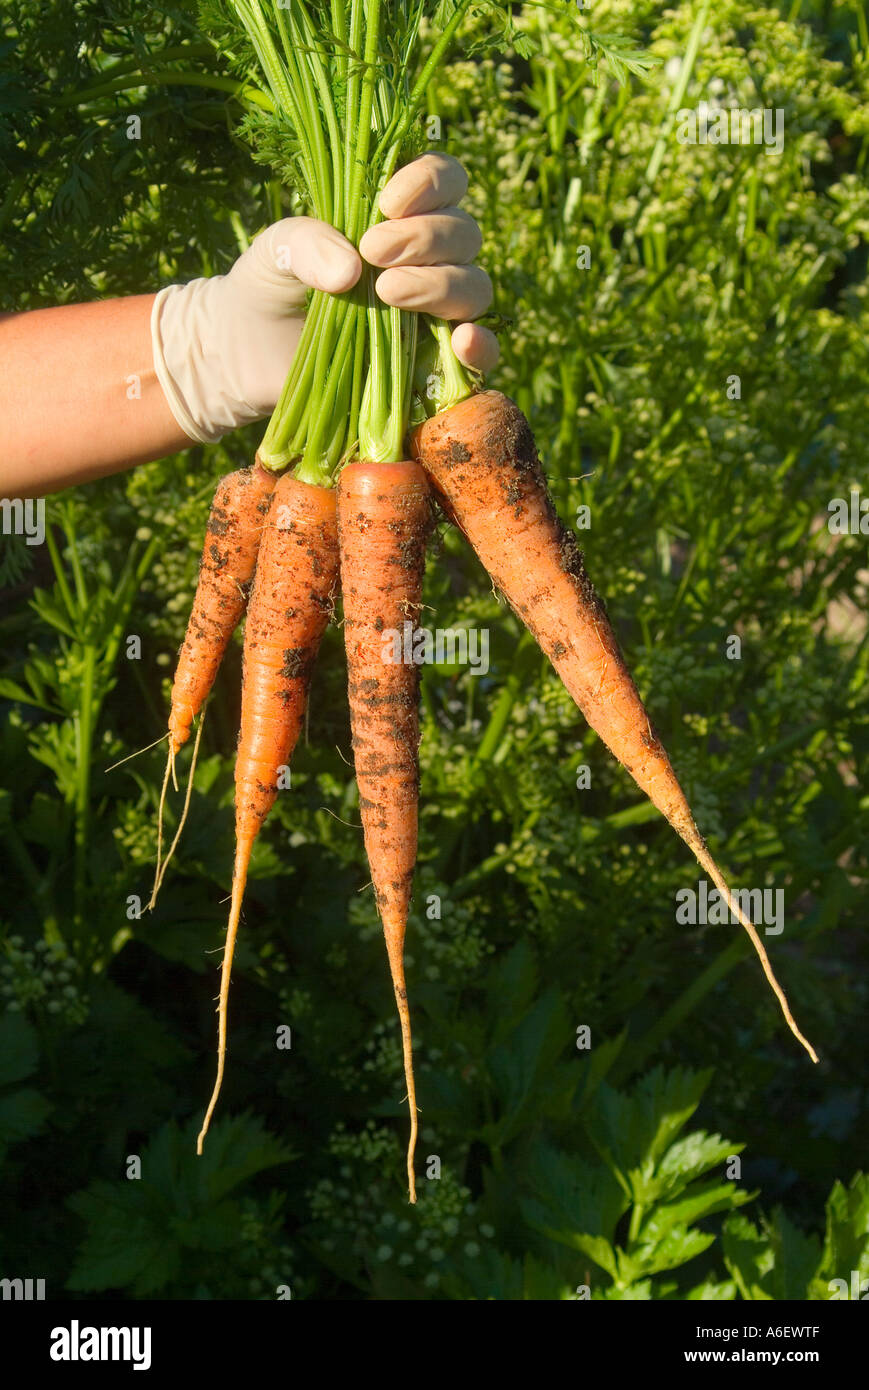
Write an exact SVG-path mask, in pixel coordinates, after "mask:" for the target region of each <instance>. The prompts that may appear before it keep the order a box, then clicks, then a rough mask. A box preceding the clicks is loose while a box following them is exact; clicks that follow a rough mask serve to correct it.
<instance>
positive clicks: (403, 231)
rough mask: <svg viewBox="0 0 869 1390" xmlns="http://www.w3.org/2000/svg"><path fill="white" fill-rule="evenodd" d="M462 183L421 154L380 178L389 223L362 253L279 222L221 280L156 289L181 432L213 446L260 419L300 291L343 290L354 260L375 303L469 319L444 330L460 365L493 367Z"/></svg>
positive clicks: (290, 337)
mask: <svg viewBox="0 0 869 1390" xmlns="http://www.w3.org/2000/svg"><path fill="white" fill-rule="evenodd" d="M467 186H468V185H467V177H466V175H465V171H464V169H463V168H462V166H461V164H459V162H458V161H457V160H455V159H453V158H452V157H451V156H449V155H444V154H426V155H422V156H421V157H420V158H419V159H416V160H414V161H413V162H412V163H410V164H408V165H405V166H404V168H402V169H400V170H399V171H398V172H397V173H396V174H395V175H394V176H393V178H392V179H391V180H390V182H389V183H388V184H387V186H386V188H385V189H384V191H383V194H382V195H381V199H380V209H381V212H382V213H383V214H384V217H385V219H386V220H385V221H383V222H381V223H379V224H378V225H377V226H375V227H372V228H370V229H369V231H367V232H366V233H365V235H364V236H363V238H362V241H361V243H360V248H359V251H357V250H356V249H355V248H354V247H353V246H352V245H351V244H350V242H349V241H347V240H346V238H344V237H343V236H341V234H340V233H339V232H337V231H336V230H335V229H334V228H333V227H330V226H329V225H328V224H327V223H324V222H318V221H316V220H315V219H314V218H310V217H290V218H284V219H282V220H281V221H280V222H275V223H273V224H272V225H271V226H270V227H267V228H266V229H265V231H263V232H262V233H261V234H260V235H259V236H257V237H256V238H255V239H254V240H253V242H252V243H251V245H250V246H249V248H248V249H247V251H245V252H244V254H243V255H241V256H240V257H239V258H238V260H237V261H236V262H235V264H234V265H233V267H232V269H231V270H230V271H229V273H228V274H227V275H216V276H212V277H210V278H209V279H201V280H194V281H191V282H190V284H187V285H171V286H169V287H168V288H167V289H166V290H163V291H161V293H160V294H159V295H158V296H157V300H156V302H155V305H154V311H153V316H152V341H153V347H154V362H155V366H156V369H157V375H158V377H159V380H160V384H161V386H162V387H163V391H164V394H165V396H166V399H167V401H168V402H169V405H170V408H171V410H172V413H173V415H174V416H175V419H176V420H177V421H178V423H179V424H180V425H181V427H182V429H183V430H184V431H185V433H186V434H187V435H189V436H190V437H191V438H193V439H198V440H201V441H203V442H205V441H211V440H215V439H219V438H220V436H221V435H222V434H223V433H225V432H226V431H227V430H230V429H234V428H236V427H237V426H238V425H242V424H248V423H249V422H250V421H252V420H257V419H262V418H263V417H264V416H266V415H268V414H269V413H270V411H271V410H272V408H273V407H274V405H275V403H276V401H277V399H278V397H279V395H280V392H281V389H282V387H283V385H284V381H285V380H286V375H287V371H288V370H289V364H290V362H291V360H292V356H293V353H294V352H295V350H296V347H297V346H298V342H299V339H300V337H301V332H302V325H303V321H304V307H305V298H306V294H307V290H308V289H309V288H312V289H318V290H324V291H326V292H327V293H330V294H341V293H344V292H345V291H347V290H349V289H351V288H352V287H353V285H355V284H356V282H357V280H358V279H359V276H360V274H361V273H362V257H363V256H364V258H365V259H366V260H367V261H368V262H369V263H370V264H371V265H374V266H376V267H378V269H380V270H381V272H382V273H381V274H380V275H378V277H377V280H376V281H375V288H376V290H377V293H378V295H379V296H380V297H381V299H383V301H384V303H387V304H391V305H395V306H397V307H400V308H403V309H412V310H417V311H419V312H424V313H428V314H432V315H435V316H437V317H440V318H446V319H450V320H456V319H459V320H466V321H464V322H460V323H459V324H458V326H457V327H456V328H455V329H454V331H453V338H452V341H453V349H454V351H455V353H456V355H457V357H458V358H459V359H460V361H462V362H464V363H465V365H466V366H469V367H472V368H476V369H477V370H480V371H488V370H490V369H491V368H492V367H493V366H494V365H495V363H496V362H497V360H498V344H497V340H496V338H495V336H494V334H492V333H490V332H489V330H488V329H485V328H481V327H479V326H478V325H476V324H474V323H473V322H471V321H470V320H472V319H474V318H476V317H478V316H479V315H480V314H482V313H484V312H485V310H486V309H487V308H488V306H489V304H490V303H491V299H492V285H491V281H490V280H489V277H488V275H486V273H485V271H483V270H481V269H480V268H479V267H478V266H475V265H473V264H472V262H473V260H474V257H475V256H476V255H477V253H478V252H479V249H480V244H481V236H480V231H479V228H478V227H477V224H476V223H475V222H474V220H473V218H471V217H470V216H469V215H468V214H467V213H466V212H463V211H462V210H461V209H460V208H459V207H458V206H457V204H458V203H459V201H460V200H461V198H462V197H463V196H464V194H465V192H466V191H467ZM360 252H361V255H360Z"/></svg>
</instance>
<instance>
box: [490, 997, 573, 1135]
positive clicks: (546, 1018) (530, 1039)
mask: <svg viewBox="0 0 869 1390" xmlns="http://www.w3.org/2000/svg"><path fill="white" fill-rule="evenodd" d="M569 1037H570V1028H569V1021H568V1018H567V1015H566V1012H565V1008H564V1004H563V1002H562V1000H561V997H560V996H559V994H558V993H557V991H556V990H555V989H550V990H548V991H547V992H546V994H545V995H544V996H543V997H542V998H541V999H539V1000H538V1002H537V1003H536V1004H535V1006H534V1008H533V1009H531V1011H530V1013H528V1014H527V1016H526V1017H525V1018H524V1019H523V1020H522V1022H521V1023H520V1024H519V1025H518V1027H517V1028H516V1029H515V1030H514V1032H513V1034H512V1035H511V1037H510V1038H509V1039H508V1040H507V1041H506V1042H504V1043H502V1044H501V1045H500V1046H498V1047H496V1048H494V1049H493V1051H492V1052H491V1053H490V1054H489V1069H490V1071H491V1074H492V1079H493V1081H494V1083H495V1087H496V1089H497V1092H498V1101H499V1104H500V1107H501V1112H502V1113H501V1117H500V1119H498V1120H496V1121H495V1123H494V1124H493V1125H487V1126H486V1127H485V1130H484V1131H482V1133H483V1134H484V1137H485V1138H486V1139H487V1141H488V1142H489V1143H499V1144H503V1143H506V1142H507V1140H509V1139H511V1138H512V1137H513V1135H514V1134H516V1133H517V1131H518V1130H519V1129H520V1128H521V1126H522V1125H523V1124H524V1123H526V1122H527V1115H528V1111H529V1110H534V1109H543V1105H544V1102H545V1101H546V1100H548V1099H549V1098H550V1096H551V1094H552V1092H553V1089H554V1088H557V1087H560V1088H561V1089H562V1090H564V1089H566V1088H567V1087H568V1086H572V1085H573V1083H574V1080H575V1078H573V1077H571V1076H570V1075H569V1073H568V1072H567V1070H566V1069H564V1070H562V1071H558V1072H556V1073H553V1067H554V1064H555V1062H556V1061H557V1060H558V1058H559V1057H563V1056H564V1051H565V1046H566V1042H567V1040H568V1038H569Z"/></svg>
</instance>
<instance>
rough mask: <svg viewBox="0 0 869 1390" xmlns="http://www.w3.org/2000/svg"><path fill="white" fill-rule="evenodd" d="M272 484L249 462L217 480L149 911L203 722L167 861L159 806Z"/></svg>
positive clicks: (187, 642)
mask: <svg viewBox="0 0 869 1390" xmlns="http://www.w3.org/2000/svg"><path fill="white" fill-rule="evenodd" d="M275 481H276V478H275V474H274V473H270V472H268V471H267V469H265V468H262V467H261V466H260V464H259V463H256V464H254V466H253V468H240V469H238V470H237V472H235V473H227V475H226V477H224V478H221V480H220V482H219V483H218V484H217V488H216V490H215V493H214V499H213V501H212V503H211V513H210V515H209V518H208V525H207V527H206V528H205V545H204V548H203V551H202V559H201V560H200V562H199V582H198V584H197V586H196V594H195V595H194V598H193V607H192V608H191V610H190V618H189V621H188V623H187V632H186V634H185V636H184V641H183V643H182V644H181V648H180V650H179V653H178V665H177V667H176V668H175V678H174V680H173V682H172V697H171V709H170V712H169V757H168V759H167V762H166V773H165V776H164V778H163V786H162V788H161V791H160V805H159V809H158V813H157V869H156V873H155V875H154V887H153V890H152V892H151V900H150V902H149V903H148V906H149V908H150V909H151V910H152V911H153V909H154V906H155V904H156V901H157V894H158V892H159V891H160V885H161V884H162V882H163V877H164V875H165V873H166V869H167V868H168V865H169V861H170V859H171V858H172V855H173V854H174V852H175V847H176V845H177V844H178V841H179V839H180V838H181V831H182V830H183V828H184V821H185V819H186V817H187V810H188V807H189V804H190V793H191V791H192V787H193V772H194V769H195V766H196V754H197V753H198V750H199V735H201V733H202V725H201V724H200V728H199V735H197V739H196V748H195V749H194V756H193V762H192V763H191V767H190V778H189V781H188V786H187V796H186V799H185V803H184V810H183V812H182V815H181V820H180V822H179V825H178V829H177V831H176V833H175V838H174V840H173V841H172V845H171V848H170V850H169V853H168V854H167V855H166V858H165V859H164V858H163V807H164V804H165V801H166V790H167V788H168V786H169V776H170V774H171V776H172V779H173V781H174V779H175V757H176V754H177V753H178V750H179V749H180V748H182V747H183V746H184V744H185V743H186V742H187V740H188V738H189V737H190V726H191V724H192V723H193V720H194V719H195V718H196V716H197V714H198V713H199V711H200V710H201V709H202V707H203V705H204V704H205V701H206V700H207V698H208V696H209V694H210V693H211V687H212V686H213V684H214V678H215V676H216V675H217V670H218V667H219V666H220V663H221V661H222V660H223V654H224V652H225V651H226V648H227V646H228V645H229V639H230V638H231V637H232V634H233V633H234V632H235V629H236V627H237V626H238V623H239V620H240V619H241V615H242V613H243V612H244V609H245V604H246V603H247V596H248V592H249V589H250V583H251V580H252V579H253V572H254V568H255V566H256V557H257V551H258V550H259V543H260V536H261V534H262V528H263V523H264V521H265V516H266V513H267V512H268V508H269V499H270V497H271V494H272V492H273V490H274V486H275ZM176 788H177V783H176Z"/></svg>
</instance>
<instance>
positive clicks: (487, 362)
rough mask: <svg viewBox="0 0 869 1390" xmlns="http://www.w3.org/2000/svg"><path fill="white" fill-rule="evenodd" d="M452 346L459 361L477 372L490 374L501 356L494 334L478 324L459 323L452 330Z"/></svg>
mask: <svg viewBox="0 0 869 1390" xmlns="http://www.w3.org/2000/svg"><path fill="white" fill-rule="evenodd" d="M452 345H453V352H454V353H455V354H456V357H458V359H459V361H460V362H464V364H465V366H466V367H473V368H474V370H475V371H478V372H484V373H485V372H491V371H492V369H493V368H494V367H496V366H497V365H498V358H499V357H500V356H501V349H500V348H499V346H498V339H497V338H496V337H495V335H494V333H492V332H490V330H489V329H488V328H482V327H481V326H480V324H478V323H460V324H459V326H458V328H455V329H453V335H452Z"/></svg>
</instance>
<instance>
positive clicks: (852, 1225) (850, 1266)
mask: <svg viewBox="0 0 869 1390" xmlns="http://www.w3.org/2000/svg"><path fill="white" fill-rule="evenodd" d="M826 1214H827V1224H826V1233H825V1236H824V1251H823V1256H822V1258H821V1263H820V1266H819V1268H818V1275H817V1277H818V1279H819V1280H821V1281H824V1282H826V1281H829V1280H831V1279H844V1280H845V1281H846V1283H847V1284H848V1288H849V1292H850V1281H851V1271H852V1270H855V1271H856V1272H857V1275H858V1277H859V1279H860V1280H861V1281H862V1280H864V1279H869V1174H866V1173H855V1175H854V1177H853V1178H852V1179H851V1183H850V1185H849V1186H848V1187H845V1186H844V1184H843V1183H841V1182H837V1183H836V1184H835V1186H834V1187H833V1190H832V1192H831V1193H830V1195H829V1197H828V1198H827V1209H826ZM828 1296H829V1294H828Z"/></svg>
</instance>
